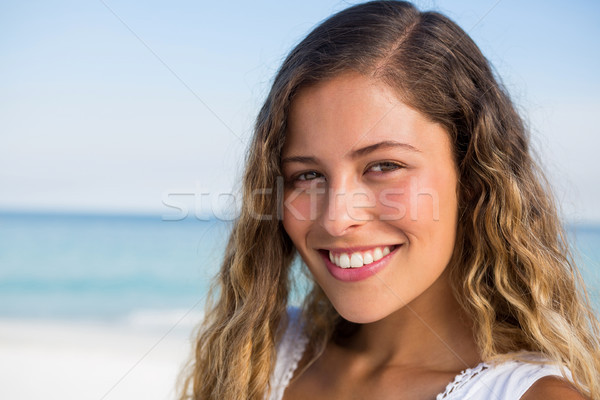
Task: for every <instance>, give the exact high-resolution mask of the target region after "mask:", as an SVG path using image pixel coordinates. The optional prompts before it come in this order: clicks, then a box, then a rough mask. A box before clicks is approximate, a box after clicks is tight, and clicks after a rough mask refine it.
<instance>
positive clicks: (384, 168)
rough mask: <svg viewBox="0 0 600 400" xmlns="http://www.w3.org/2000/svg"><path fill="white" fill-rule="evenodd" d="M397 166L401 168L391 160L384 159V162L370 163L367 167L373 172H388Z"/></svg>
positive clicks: (400, 166)
mask: <svg viewBox="0 0 600 400" xmlns="http://www.w3.org/2000/svg"><path fill="white" fill-rule="evenodd" d="M399 168H402V165H400V164H397V163H394V162H391V161H384V162H379V163H377V164H373V165H371V166H370V167H369V168H368V170H369V171H373V172H389V171H394V170H397V169H399Z"/></svg>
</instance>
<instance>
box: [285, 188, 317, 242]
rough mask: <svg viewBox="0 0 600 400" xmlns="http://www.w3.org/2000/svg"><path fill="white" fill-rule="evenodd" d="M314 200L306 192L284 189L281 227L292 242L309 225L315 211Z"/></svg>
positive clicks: (296, 239)
mask: <svg viewBox="0 0 600 400" xmlns="http://www.w3.org/2000/svg"><path fill="white" fill-rule="evenodd" d="M314 209H315V205H314V201H312V200H311V198H310V196H309V195H307V194H306V193H304V192H303V193H298V192H293V191H291V190H286V192H285V193H284V197H283V227H284V228H285V231H286V232H287V234H288V235H289V236H290V238H291V239H292V241H293V242H294V244H296V247H297V242H298V240H299V238H300V237H301V236H302V235H303V234H304V232H306V231H307V230H308V228H309V226H310V223H311V220H312V219H314V218H311V215H313V214H314V213H315V211H314Z"/></svg>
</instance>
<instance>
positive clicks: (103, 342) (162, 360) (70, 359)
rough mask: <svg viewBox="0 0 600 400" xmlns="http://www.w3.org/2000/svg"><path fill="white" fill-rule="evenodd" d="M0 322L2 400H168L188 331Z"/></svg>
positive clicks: (186, 350)
mask: <svg viewBox="0 0 600 400" xmlns="http://www.w3.org/2000/svg"><path fill="white" fill-rule="evenodd" d="M168 329H169V328H168V326H165V327H163V328H159V327H152V326H144V325H139V324H138V325H135V324H134V325H126V324H123V325H117V324H114V325H111V324H102V323H97V322H96V323H84V322H57V321H27V320H9V319H2V320H0V399H10V400H20V399H28V400H29V399H64V400H68V399H77V400H81V399H95V400H100V399H106V400H116V399H128V400H131V399H145V400H151V399H173V398H174V393H175V391H174V390H175V389H174V388H175V382H176V377H177V374H178V373H179V371H180V368H181V366H182V365H183V364H184V363H185V361H186V360H187V357H188V355H189V352H190V348H191V347H190V340H189V337H190V335H189V333H190V332H191V330H186V328H185V327H184V329H183V330H182V329H181V328H180V329H179V331H176V332H171V333H170V334H167V335H166V336H165V337H164V338H163V336H164V335H165V333H166V332H167V331H168Z"/></svg>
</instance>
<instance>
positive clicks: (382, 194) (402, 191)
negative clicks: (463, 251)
mask: <svg viewBox="0 0 600 400" xmlns="http://www.w3.org/2000/svg"><path fill="white" fill-rule="evenodd" d="M448 182H452V180H450V179H445V177H440V176H439V175H438V176H436V175H433V174H432V175H431V176H427V175H424V176H416V175H413V176H409V177H406V179H403V180H402V181H399V182H398V183H397V184H396V185H394V186H392V187H390V186H388V187H386V188H384V189H382V190H380V191H379V193H378V198H379V199H380V201H379V207H380V210H379V211H380V216H381V218H382V219H384V220H404V221H405V222H406V221H410V222H420V223H427V222H437V221H440V220H442V219H444V220H452V221H453V220H454V218H455V216H454V214H455V209H456V207H457V203H456V195H455V188H453V187H450V186H451V185H449V184H448Z"/></svg>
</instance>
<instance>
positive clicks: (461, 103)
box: [179, 1, 600, 400]
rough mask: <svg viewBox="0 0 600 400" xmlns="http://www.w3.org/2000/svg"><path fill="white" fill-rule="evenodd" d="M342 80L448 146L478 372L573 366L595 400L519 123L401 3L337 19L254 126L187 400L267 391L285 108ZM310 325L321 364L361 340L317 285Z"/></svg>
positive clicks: (572, 289)
mask: <svg viewBox="0 0 600 400" xmlns="http://www.w3.org/2000/svg"><path fill="white" fill-rule="evenodd" d="M348 71H354V72H358V73H360V74H362V75H364V76H367V77H369V78H372V79H376V80H379V81H381V82H383V83H385V84H387V85H389V86H390V87H392V88H394V89H396V91H397V93H398V96H399V98H400V99H401V100H402V101H403V102H405V103H406V104H408V105H409V106H411V107H413V108H414V109H416V110H418V111H419V112H421V113H422V114H424V115H426V116H428V117H429V119H430V120H431V121H434V122H437V123H439V124H441V125H442V126H443V127H445V129H446V130H447V132H448V134H449V135H450V138H451V140H452V143H453V152H454V156H455V161H456V164H457V166H458V170H459V189H458V191H459V203H458V204H459V221H458V226H457V239H456V244H455V249H454V253H453V256H452V259H451V262H450V264H449V265H448V267H447V268H450V272H451V279H452V284H453V290H454V294H455V296H456V298H457V299H458V302H459V304H461V306H462V307H463V308H464V310H465V311H466V312H467V313H468V314H469V315H470V316H471V318H472V319H473V321H474V322H475V332H474V334H475V336H476V339H477V343H478V345H479V350H480V354H481V357H482V359H484V360H493V359H502V358H508V357H515V356H517V357H518V354H521V353H522V352H527V351H535V352H541V353H543V354H544V355H546V356H547V357H548V358H550V359H552V360H556V361H558V362H560V363H561V365H562V366H564V367H565V368H568V369H569V370H570V371H571V373H572V375H573V378H574V384H575V385H576V386H577V388H578V389H579V390H580V391H581V392H582V393H584V394H586V395H588V396H591V397H592V398H600V382H599V378H598V377H599V375H600V344H599V340H598V337H599V333H600V329H599V323H598V320H597V317H596V316H595V315H594V313H593V311H592V308H591V306H590V303H589V300H588V298H587V294H586V292H585V288H584V286H583V284H582V280H581V278H580V276H579V274H578V271H577V268H576V266H575V263H574V261H573V257H572V256H571V252H570V250H569V243H568V241H567V238H566V235H565V233H564V230H563V227H562V225H561V222H560V219H559V217H558V212H557V208H556V205H555V203H554V201H553V197H552V196H551V191H550V188H549V184H548V182H547V181H546V179H545V178H544V175H543V173H542V171H541V170H540V168H539V167H538V164H537V163H536V162H535V161H534V159H533V157H532V151H531V150H530V148H529V147H530V145H529V136H528V132H527V130H526V128H525V126H524V124H523V122H522V120H521V118H520V116H519V115H518V113H517V112H516V110H515V107H514V105H513V104H512V102H511V100H510V98H509V97H508V95H507V94H506V92H505V90H504V89H503V87H502V86H501V85H500V84H499V83H498V81H497V79H496V78H495V76H494V74H493V71H492V69H491V67H490V65H489V63H488V62H487V60H486V59H485V58H484V56H483V55H482V54H481V52H480V50H479V49H478V47H477V46H476V45H475V43H474V42H473V41H472V40H471V39H470V38H469V36H468V35H467V34H466V33H465V32H464V31H463V30H462V29H461V28H460V27H458V26H457V25H456V24H455V23H454V22H452V21H451V20H449V19H448V18H447V17H445V16H443V15H441V14H439V13H436V12H420V11H418V10H417V9H416V8H415V7H414V6H413V5H411V4H410V3H407V2H400V1H373V2H369V3H364V4H359V5H356V6H352V7H350V8H347V9H345V10H343V11H341V12H339V13H337V14H335V15H333V16H332V17H330V18H329V19H327V20H325V21H324V22H322V23H321V24H320V25H318V26H317V27H316V28H315V29H314V30H313V31H312V32H310V34H309V35H308V36H307V37H306V38H305V39H304V40H303V41H301V42H300V43H299V44H298V45H297V46H296V47H295V48H294V49H293V50H292V51H291V53H290V54H289V55H288V57H287V58H286V59H285V61H284V63H283V65H282V66H281V68H280V70H279V71H278V73H277V75H276V77H275V80H274V82H273V85H272V88H271V91H270V93H269V95H268V97H267V99H266V101H265V103H264V105H263V107H262V109H261V110H260V113H259V115H258V118H257V121H256V125H255V131H254V136H253V139H252V142H251V144H250V148H249V152H248V155H247V159H246V168H245V173H244V176H243V189H242V190H243V205H242V208H241V213H240V216H239V218H238V219H237V220H236V221H235V223H234V226H233V230H232V233H231V235H230V238H229V242H228V245H227V249H226V252H225V257H224V261H223V264H222V266H221V269H220V273H219V275H218V276H217V279H216V281H215V282H214V284H213V286H212V288H211V291H210V297H209V299H210V301H208V302H207V306H206V314H205V320H204V321H203V324H202V325H201V327H200V329H199V332H198V336H197V342H196V347H195V354H194V359H193V360H192V362H191V364H190V365H189V366H188V368H187V369H186V370H185V371H184V373H183V375H182V377H183V381H182V382H181V385H180V395H179V398H180V399H182V400H183V399H195V400H200V399H202V400H206V399H219V400H228V399H229V400H238V399H253V400H259V399H260V400H262V399H264V398H265V396H266V395H267V394H268V393H269V391H270V387H269V378H270V376H271V374H272V372H273V368H274V362H275V359H276V344H277V343H278V341H279V339H280V338H281V336H282V334H283V329H284V328H285V326H286V318H287V314H286V308H287V304H288V297H289V292H290V285H291V282H290V277H291V274H290V268H291V264H292V261H293V259H294V257H295V255H296V251H295V248H294V246H293V244H292V242H291V240H290V238H289V237H288V235H287V234H286V232H285V230H284V229H283V226H282V222H281V216H282V207H283V206H282V196H281V191H280V190H277V188H278V187H280V186H278V180H279V179H280V178H279V177H280V176H281V170H280V154H281V149H282V146H283V144H284V141H285V132H286V121H287V115H288V110H289V107H290V103H291V102H292V101H293V98H294V95H295V94H296V93H297V92H298V91H299V90H301V88H302V87H305V86H308V85H311V84H314V83H317V82H320V81H324V80H328V79H331V78H332V77H335V76H337V75H339V74H341V73H344V72H348ZM302 315H303V318H304V321H307V323H306V324H305V326H306V334H307V335H308V337H309V343H310V344H309V348H311V349H313V351H312V353H311V354H312V355H313V356H312V361H314V360H315V359H316V358H318V357H319V355H320V354H321V353H322V351H323V350H324V348H325V345H326V343H327V342H328V341H329V339H330V338H331V337H332V335H334V334H338V333H341V332H343V331H347V330H348V329H350V330H352V329H353V328H356V327H355V326H354V327H353V324H352V323H350V322H348V321H345V320H343V319H342V318H341V317H340V315H339V314H338V313H337V312H336V311H335V309H334V308H333V307H332V305H331V303H330V302H329V300H328V299H327V297H326V296H325V294H324V293H323V291H322V290H321V289H320V287H319V286H318V285H317V284H314V283H313V287H312V290H311V291H310V292H309V293H308V295H307V296H306V298H305V300H304V303H303V306H302ZM515 354H517V355H515Z"/></svg>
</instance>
